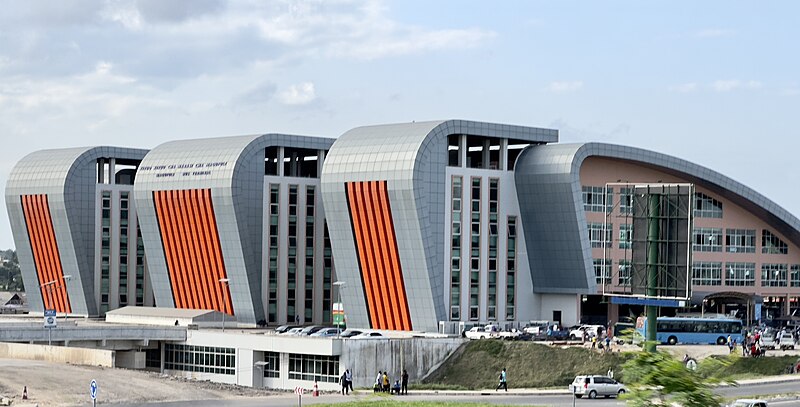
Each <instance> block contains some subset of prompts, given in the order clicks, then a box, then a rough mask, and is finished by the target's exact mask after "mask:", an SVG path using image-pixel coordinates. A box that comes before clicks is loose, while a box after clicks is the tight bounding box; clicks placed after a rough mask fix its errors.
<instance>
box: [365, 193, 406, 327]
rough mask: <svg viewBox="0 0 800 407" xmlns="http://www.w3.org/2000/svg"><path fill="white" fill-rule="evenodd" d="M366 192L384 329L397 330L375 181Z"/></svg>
mask: <svg viewBox="0 0 800 407" xmlns="http://www.w3.org/2000/svg"><path fill="white" fill-rule="evenodd" d="M367 186H368V190H367V191H366V196H365V198H366V200H367V202H368V203H369V207H370V208H369V209H370V210H369V213H370V217H371V222H370V223H371V225H372V227H371V232H372V233H371V234H372V241H373V242H375V243H376V244H375V250H374V255H375V257H376V258H378V259H380V262H379V264H380V268H379V269H378V273H379V274H378V275H379V276H380V279H381V282H382V284H381V286H382V288H383V290H382V291H383V296H382V298H383V300H384V308H383V309H384V313H385V318H386V329H392V330H395V329H397V328H398V324H397V323H396V322H397V321H396V318H397V308H396V305H397V298H396V294H395V292H394V289H393V286H394V278H393V276H392V273H391V266H390V264H389V262H388V261H386V260H388V256H387V252H386V251H387V249H388V245H387V244H386V237H385V236H384V230H383V222H382V219H381V218H382V217H383V215H382V211H381V202H380V201H379V200H378V197H377V190H378V183H377V181H370V182H368V183H367Z"/></svg>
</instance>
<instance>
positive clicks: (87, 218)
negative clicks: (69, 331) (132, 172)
mask: <svg viewBox="0 0 800 407" xmlns="http://www.w3.org/2000/svg"><path fill="white" fill-rule="evenodd" d="M145 154H147V150H142V149H134V148H123V147H108V146H102V147H79V148H65V149H54V150H41V151H36V152H33V153H31V154H29V155H27V156H25V157H24V158H22V159H21V160H20V161H19V162H18V163H17V165H16V166H15V167H14V169H12V170H11V175H10V176H9V180H8V183H7V184H6V192H5V193H6V206H7V208H8V213H9V218H10V220H11V230H12V233H13V235H14V243H15V245H16V248H17V255H18V257H19V261H20V268H21V269H22V273H23V281H24V283H25V286H26V287H37V286H39V284H41V283H44V282H39V279H38V277H37V274H36V267H35V266H34V262H33V253H32V252H31V244H30V240H29V239H28V232H27V229H26V226H25V217H24V215H23V213H22V205H21V201H20V196H21V195H28V194H47V196H48V204H49V206H50V215H51V218H52V222H53V229H54V232H55V235H56V241H57V244H58V252H59V256H60V258H61V266H62V269H63V273H64V275H71V276H72V278H71V279H70V280H69V281H67V282H66V285H67V291H68V293H69V298H70V303H71V305H72V310H73V313H75V314H83V315H98V310H97V307H96V303H95V296H94V278H95V270H94V252H95V251H94V249H95V247H94V237H95V226H96V225H95V207H96V204H97V202H96V199H95V191H96V185H97V166H96V164H97V159H98V158H103V157H107V158H118V159H130V160H141V159H142V158H143V157H144V156H145ZM27 291H28V295H29V296H30V297H29V298H30V301H29V303H30V304H31V307H32V308H31V309H33V310H35V311H41V310H40V309H39V307H40V306H41V305H42V298H41V294H40V292H39V290H33V289H29V290H27Z"/></svg>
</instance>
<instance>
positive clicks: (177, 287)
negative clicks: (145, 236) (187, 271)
mask: <svg viewBox="0 0 800 407" xmlns="http://www.w3.org/2000/svg"><path fill="white" fill-rule="evenodd" d="M167 192H168V191H156V192H155V194H156V203H157V209H159V213H158V219H159V223H160V224H161V242H162V244H163V245H164V253H165V255H166V257H167V270H168V271H169V275H170V281H171V283H172V298H173V299H174V301H175V307H176V308H185V307H186V304H185V303H184V301H183V286H182V283H181V280H180V278H179V276H178V274H177V271H176V270H177V264H176V263H177V260H175V255H176V254H175V244H174V239H173V236H174V228H173V224H172V216H171V213H172V209H171V205H170V203H169V199H168V195H167Z"/></svg>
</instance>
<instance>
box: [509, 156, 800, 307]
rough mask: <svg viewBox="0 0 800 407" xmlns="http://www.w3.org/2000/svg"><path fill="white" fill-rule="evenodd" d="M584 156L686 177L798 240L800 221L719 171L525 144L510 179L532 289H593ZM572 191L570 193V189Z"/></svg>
mask: <svg viewBox="0 0 800 407" xmlns="http://www.w3.org/2000/svg"><path fill="white" fill-rule="evenodd" d="M588 157H605V158H613V159H620V160H626V161H631V162H634V163H636V164H639V165H643V166H647V167H650V168H653V169H656V170H658V171H663V172H665V173H667V174H670V175H674V176H676V177H679V178H682V179H685V180H686V181H688V182H692V183H694V184H696V185H699V186H702V187H703V188H707V189H708V190H709V191H712V192H713V193H716V194H718V195H719V196H722V197H724V198H726V199H728V200H730V201H731V202H734V203H735V204H736V205H739V206H741V207H742V208H744V209H745V210H747V211H749V212H750V213H752V214H754V215H755V216H757V217H758V218H760V219H762V220H763V221H765V222H766V223H768V224H769V225H771V226H772V227H774V228H775V229H776V230H777V231H778V232H780V233H781V234H783V235H784V236H786V237H787V238H789V239H790V240H791V241H792V243H794V244H800V220H798V219H797V218H796V217H795V216H794V215H792V214H790V213H789V212H788V211H787V210H785V209H784V208H782V207H780V206H779V205H778V204H776V203H774V202H772V201H771V200H769V199H768V198H766V197H765V196H763V195H761V194H759V193H758V192H756V191H754V190H753V189H751V188H749V187H747V186H745V185H743V184H740V183H738V182H736V181H734V180H733V179H731V178H728V177H726V176H724V175H722V174H720V173H718V172H715V171H713V170H710V169H708V168H706V167H703V166H700V165H697V164H694V163H691V162H689V161H686V160H683V159H680V158H676V157H672V156H669V155H666V154H662V153H658V152H655V151H649V150H643V149H639V148H634V147H627V146H620V145H615V144H605V143H584V144H556V145H538V146H530V147H528V148H527V149H526V150H525V151H523V153H522V154H521V155H520V157H519V158H518V160H517V165H516V167H515V183H516V185H517V195H518V197H519V202H520V206H521V208H520V209H521V214H522V221H523V222H524V228H523V229H524V233H525V241H526V245H527V249H528V254H529V257H530V265H531V278H532V279H533V283H534V292H578V293H594V292H596V287H595V277H594V270H593V265H592V256H591V248H590V247H589V241H588V232H587V230H586V215H585V212H584V210H583V198H582V195H581V181H580V168H581V165H582V164H583V161H584V160H585V159H586V158H588ZM570 191H571V193H570Z"/></svg>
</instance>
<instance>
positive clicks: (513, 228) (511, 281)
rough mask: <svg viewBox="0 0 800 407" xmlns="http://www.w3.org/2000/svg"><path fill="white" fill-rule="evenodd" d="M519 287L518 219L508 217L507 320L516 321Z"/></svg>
mask: <svg viewBox="0 0 800 407" xmlns="http://www.w3.org/2000/svg"><path fill="white" fill-rule="evenodd" d="M516 285H517V217H516V216H509V217H508V244H507V245H506V319H507V320H510V321H513V320H514V319H516V315H517V313H516V310H517V307H516V304H517V296H516Z"/></svg>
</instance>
